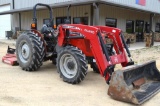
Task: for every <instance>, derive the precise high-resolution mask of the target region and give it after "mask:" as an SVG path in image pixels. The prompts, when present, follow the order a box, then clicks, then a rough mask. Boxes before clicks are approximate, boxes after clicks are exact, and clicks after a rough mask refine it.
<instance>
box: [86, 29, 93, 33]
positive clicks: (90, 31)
mask: <svg viewBox="0 0 160 106" xmlns="http://www.w3.org/2000/svg"><path fill="white" fill-rule="evenodd" d="M84 31H85V32H88V33H91V34H94V33H95V32H94V31H92V30H88V29H84Z"/></svg>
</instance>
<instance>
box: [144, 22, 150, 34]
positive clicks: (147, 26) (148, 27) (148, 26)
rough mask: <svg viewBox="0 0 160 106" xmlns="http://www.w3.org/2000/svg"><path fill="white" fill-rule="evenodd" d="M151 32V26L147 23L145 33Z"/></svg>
mask: <svg viewBox="0 0 160 106" xmlns="http://www.w3.org/2000/svg"><path fill="white" fill-rule="evenodd" d="M149 30H150V24H149V23H148V22H146V24H145V32H146V33H149V32H150V31H149Z"/></svg>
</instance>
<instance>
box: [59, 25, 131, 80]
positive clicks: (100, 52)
mask: <svg viewBox="0 0 160 106" xmlns="http://www.w3.org/2000/svg"><path fill="white" fill-rule="evenodd" d="M106 29H107V27H103V28H102V27H93V26H87V25H81V24H64V25H60V26H59V29H58V30H59V36H58V45H59V46H64V45H67V44H70V45H73V46H75V47H78V48H79V49H80V50H82V52H83V53H84V54H85V55H86V56H92V57H94V58H95V60H96V64H97V66H98V68H99V71H100V74H101V75H102V76H103V77H105V79H106V81H108V80H109V78H110V74H111V73H109V67H110V66H112V65H114V64H119V63H122V64H124V63H125V64H126V63H127V62H128V61H127V57H126V53H125V51H124V48H123V44H122V41H121V39H120V33H121V31H120V30H118V29H113V28H111V29H110V30H109V32H112V31H113V30H114V32H112V33H113V34H114V36H111V35H110V36H111V39H113V41H114V48H115V50H116V54H115V55H113V56H109V55H108V51H107V49H106V48H105V42H104V40H103V36H102V35H101V32H102V30H104V31H108V30H106ZM115 35H116V36H115ZM75 39H76V40H75ZM116 43H118V44H117V45H121V46H117V45H116Z"/></svg>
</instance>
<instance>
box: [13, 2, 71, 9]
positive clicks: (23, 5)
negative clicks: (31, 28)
mask: <svg viewBox="0 0 160 106" xmlns="http://www.w3.org/2000/svg"><path fill="white" fill-rule="evenodd" d="M68 1H73V0H15V9H20V8H26V7H33V6H34V5H35V4H36V3H45V4H53V3H62V2H68Z"/></svg>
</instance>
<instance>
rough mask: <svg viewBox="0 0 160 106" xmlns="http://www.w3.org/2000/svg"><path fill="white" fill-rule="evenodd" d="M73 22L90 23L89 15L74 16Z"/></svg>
mask: <svg viewBox="0 0 160 106" xmlns="http://www.w3.org/2000/svg"><path fill="white" fill-rule="evenodd" d="M73 24H84V25H88V17H75V18H73Z"/></svg>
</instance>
